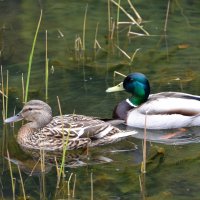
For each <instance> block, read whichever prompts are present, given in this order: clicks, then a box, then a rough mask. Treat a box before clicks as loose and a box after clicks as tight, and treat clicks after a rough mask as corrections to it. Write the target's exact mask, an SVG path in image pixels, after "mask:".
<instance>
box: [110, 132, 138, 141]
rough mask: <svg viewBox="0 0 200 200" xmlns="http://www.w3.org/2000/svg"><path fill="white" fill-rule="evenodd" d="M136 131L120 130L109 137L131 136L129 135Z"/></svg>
mask: <svg viewBox="0 0 200 200" xmlns="http://www.w3.org/2000/svg"><path fill="white" fill-rule="evenodd" d="M137 133H138V132H137V131H127V132H120V133H116V134H114V135H112V136H110V138H111V139H115V138H116V139H117V138H123V137H128V136H131V135H135V134H137Z"/></svg>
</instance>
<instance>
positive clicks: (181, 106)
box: [136, 92, 200, 116]
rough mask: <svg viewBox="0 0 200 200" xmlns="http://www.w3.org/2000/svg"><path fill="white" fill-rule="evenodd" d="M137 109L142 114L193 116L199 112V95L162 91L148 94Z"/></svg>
mask: <svg viewBox="0 0 200 200" xmlns="http://www.w3.org/2000/svg"><path fill="white" fill-rule="evenodd" d="M136 110H138V111H139V112H140V113H142V114H147V115H154V114H155V115H158V114H168V115H169V114H180V115H184V116H195V115H198V114H199V113H200V96H195V95H190V94H187V93H177V92H162V93H157V94H152V95H150V97H149V99H148V101H147V102H146V103H144V104H142V105H141V106H139V107H138V108H137V109H136Z"/></svg>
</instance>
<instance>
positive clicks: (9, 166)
mask: <svg viewBox="0 0 200 200" xmlns="http://www.w3.org/2000/svg"><path fill="white" fill-rule="evenodd" d="M104 3H105V2H101V1H100V2H98V3H97V2H96V3H95V4H94V5H95V6H96V7H95V8H93V7H91V5H90V3H87V4H85V3H82V2H81V3H79V4H81V5H82V7H81V9H80V10H79V11H78V12H80V13H78V12H77V13H76V15H74V14H73V17H72V19H68V18H70V16H69V13H68V12H70V11H68V10H67V11H66V10H65V12H63V14H62V16H61V17H63V16H64V17H65V18H64V19H63V18H61V19H62V20H63V21H64V22H63V21H62V20H60V19H59V20H55V19H54V20H55V21H54V20H52V18H53V17H52V16H54V15H51V12H52V11H54V10H58V13H57V15H59V10H61V8H62V4H59V3H55V2H53V4H54V5H51V6H52V7H50V8H51V9H50V8H49V7H48V6H49V5H50V4H49V3H48V2H46V3H45V2H44V5H43V6H42V9H41V12H40V14H39V10H40V9H39V8H38V7H36V8H35V6H34V9H35V10H37V12H35V13H37V14H38V16H37V18H38V17H39V20H38V21H37V18H36V17H35V16H34V17H33V16H31V15H30V16H31V17H30V18H31V20H30V18H29V20H27V19H26V18H25V19H24V20H27V21H29V23H32V24H34V26H35V25H37V26H36V30H35V34H34V36H33V37H32V38H31V39H32V40H33V42H32V44H29V47H30V46H31V45H32V47H31V51H30V54H29V52H28V51H27V50H24V52H26V56H27V57H28V55H29V59H28V62H27V64H23V63H24V62H26V61H25V60H23V61H21V63H22V67H21V66H15V65H14V67H13V65H12V64H10V66H8V67H5V64H4V63H5V60H6V59H5V58H6V53H7V52H6V51H4V46H2V50H1V54H0V56H1V90H0V94H1V96H2V120H4V119H5V118H7V116H8V114H7V113H8V112H9V113H11V112H13V111H11V110H10V107H11V108H12V105H13V104H14V105H15V104H16V102H20V103H25V102H27V100H28V99H31V98H33V97H34V98H43V99H45V100H46V101H48V102H50V103H52V104H53V103H54V110H56V111H57V112H58V113H59V114H60V115H61V116H62V115H63V112H64V109H65V108H66V107H67V106H66V105H64V103H61V102H64V100H66V101H68V100H69V101H71V105H70V104H68V106H69V105H70V109H71V110H70V109H68V110H67V111H73V112H75V113H76V112H77V110H78V109H79V106H80V107H81V108H82V110H81V111H82V112H83V113H84V111H85V112H86V113H87V112H88V113H91V110H93V113H95V114H97V115H98V116H101V117H106V116H103V114H104V113H101V109H102V112H105V113H106V115H108V113H111V109H112V108H113V102H114V101H118V100H119V98H120V96H117V95H116V96H114V97H111V98H112V101H113V102H111V103H108V100H107V99H106V97H105V94H104V85H106V86H107V84H108V83H107V82H109V81H110V82H112V81H113V80H112V78H113V77H112V74H113V73H114V79H121V77H120V76H119V77H117V76H116V75H121V76H125V75H124V74H127V73H128V72H130V71H136V70H141V71H142V72H148V73H149V74H151V77H152V79H155V80H153V81H152V83H153V85H156V86H159V87H158V89H157V87H156V89H155V90H159V89H160V87H161V86H162V85H163V86H162V87H163V88H171V87H172V88H173V87H175V88H178V89H181V90H184V86H185V85H186V84H188V85H189V84H190V82H191V81H194V79H195V78H196V77H197V76H198V75H197V74H196V73H195V72H193V71H192V69H188V68H185V70H183V71H181V72H179V71H178V70H177V72H176V70H175V67H176V66H177V65H178V64H177V61H176V60H175V58H174V55H175V54H176V55H177V56H180V55H181V56H184V53H183V54H181V53H182V52H181V51H183V50H186V51H188V50H187V49H188V48H189V46H190V45H189V44H188V43H189V42H188V41H186V40H185V38H184V39H183V41H179V43H178V44H177V43H176V42H177V40H176V38H175V39H174V41H175V42H174V43H175V44H173V45H169V44H168V43H169V42H171V40H172V39H171V38H168V24H169V23H170V18H169V17H170V13H173V12H175V14H176V12H178V11H179V12H180V13H181V15H182V18H181V19H184V20H185V21H187V22H188V20H187V15H186V14H187V13H186V14H185V13H184V12H183V9H182V8H181V6H180V3H179V2H178V1H170V0H169V1H168V2H165V3H163V2H162V3H161V6H160V7H158V8H157V9H161V10H160V11H159V10H157V12H158V13H160V15H158V13H149V14H148V15H147V14H145V12H146V11H143V9H144V10H147V9H148V6H149V7H150V6H152V5H150V3H149V5H146V3H145V4H142V3H141V4H142V6H141V7H139V6H136V5H140V4H139V3H134V2H133V1H130V0H127V1H120V0H108V1H106V5H103V6H102V4H104ZM151 3H152V2H151ZM154 3H155V2H154ZM22 4H23V6H25V4H26V3H25V2H23V3H22ZM67 4H69V3H66V6H67ZM135 4H136V5H135ZM98 6H99V7H100V8H101V6H102V7H103V12H104V13H100V17H99V19H97V17H96V15H97V13H95V12H97V8H98ZM154 6H155V4H154ZM43 7H44V8H43ZM75 7H79V6H75ZM28 8H29V9H30V7H28ZM70 8H71V7H70ZM48 9H49V10H50V11H49V10H48ZM71 9H72V8H71ZM73 9H74V8H73ZM138 10H139V11H138ZM150 10H151V9H150ZM174 10H175V11H174ZM177 10H178V11H177ZM93 12H94V13H95V14H94V13H93ZM105 14H106V16H107V17H106V18H103V17H102V16H105ZM156 15H158V16H156ZM160 16H161V17H162V20H160V21H159V22H160V23H159V24H156V23H153V22H152V19H151V17H152V18H154V20H155V19H157V18H158V17H160ZM75 17H76V18H77V17H78V18H79V22H80V21H81V22H80V24H79V26H76V22H75V21H74V22H73V18H75ZM92 17H94V20H93V22H92V23H91V18H92ZM101 18H102V19H101ZM178 19H179V18H178ZM48 20H51V22H49V21H48ZM58 22H60V24H61V25H60V24H58ZM63 23H66V24H68V23H70V26H71V27H69V26H67V27H65V28H64V27H63V28H60V27H61V26H62V24H63ZM152 23H153V24H154V26H151V24H152ZM55 24H56V26H55ZM91 24H92V26H91ZM94 24H95V26H93V25H94ZM183 24H185V22H184V23H183ZM32 26H33V25H32ZM32 26H31V28H30V29H29V32H33V31H34V30H33V29H32ZM51 26H54V27H56V31H55V29H54V30H53V31H52V29H51ZM171 26H172V29H173V28H176V27H173V24H172V22H171ZM163 27H164V28H163ZM67 28H68V29H69V28H71V29H73V30H65V29H67ZM196 28H197V27H196ZM157 29H159V31H157ZM172 29H170V31H172ZM2 30H3V28H2ZM91 30H92V31H91ZM192 30H193V31H194V30H195V27H193V28H192ZM55 32H56V33H55ZM67 34H68V35H69V34H70V40H69V41H68V39H66V38H67V36H66V35H67ZM181 34H183V31H182V30H181ZM55 35H56V37H57V38H56V39H55ZM72 38H73V39H72ZM149 38H151V41H153V42H152V43H151V42H149ZM29 41H30V40H29ZM0 42H1V41H0ZM1 43H2V42H1ZM53 43H54V45H55V43H56V45H55V46H56V47H55V46H53V45H52V44H53ZM146 43H149V44H150V45H149V46H148V47H147V46H145V45H144V44H146ZM18 44H19V43H18ZM152 44H154V46H156V47H158V46H159V50H155V49H153V48H152V46H151V45H152ZM1 45H2V44H1ZM59 45H63V46H64V48H60V47H59ZM63 46H62V47H63ZM54 48H55V49H54ZM41 49H42V50H41ZM21 52H23V51H21ZM44 52H45V53H44ZM55 52H56V53H55ZM158 52H159V53H158ZM23 54H24V53H23ZM52 55H54V56H52ZM8 57H9V56H8ZM19 57H20V56H19ZM21 57H23V56H21ZM60 57H61V58H60ZM19 59H20V58H18V59H16V60H18V61H19ZM178 59H179V58H178ZM163 60H165V61H166V62H163ZM169 60H170V61H171V62H173V61H174V64H173V65H172V68H173V70H175V72H173V73H172V72H170V71H169V69H168V68H169V67H168V66H167V64H169ZM197 60H198V59H197ZM65 62H67V63H68V64H69V66H67V64H65ZM185 62H187V64H188V65H190V66H192V64H193V63H192V61H190V62H189V61H188V60H186V61H185ZM8 63H9V62H8ZM10 63H11V62H10ZM155 63H158V64H157V65H158V66H157V67H153V66H151V65H154V64H155ZM195 64H196V63H195ZM19 65H21V64H19ZM36 65H39V67H38V66H36ZM155 65H156V64H155ZM24 66H25V67H24ZM195 66H196V65H195ZM195 66H194V68H195ZM4 67H5V69H4ZM17 67H18V68H19V69H18V68H17ZM181 67H182V66H181ZM6 68H7V69H6ZM14 68H15V69H14ZM16 68H17V69H16ZM73 68H74V69H73ZM178 68H179V69H180V67H178ZM73 70H74V71H73ZM18 71H19V72H18ZM66 71H67V72H66ZM94 72H95V73H96V74H97V75H96V76H94V75H93V73H94ZM123 73H124V74H123ZM13 74H14V75H13ZM18 74H20V75H18ZM66 74H67V75H66ZM102 74H103V75H102ZM158 74H162V75H165V74H167V77H166V78H165V77H164V78H162V79H161V78H160V75H159V76H158ZM170 74H172V76H170ZM174 74H176V75H174ZM15 76H16V77H15ZM13 77H14V78H13ZM19 77H20V78H19ZM74 77H75V78H76V79H75V78H74ZM96 77H98V78H99V79H97V78H96ZM108 77H109V78H108ZM69 78H72V79H70V80H73V81H71V82H69V80H68V79H69ZM73 78H74V79H73ZM95 78H96V79H95ZM19 80H20V81H19ZM102 80H104V82H105V83H104V85H103V87H101V85H102V82H103V81H102ZM108 80H109V81H108ZM59 81H62V82H59ZM95 81H96V82H95ZM97 81H99V87H101V88H100V89H101V91H103V92H102V93H101V96H100V95H99V96H98V95H97V97H96V98H94V99H93V102H92V101H90V98H91V95H90V94H91V93H92V92H91V91H93V94H92V95H93V96H94V95H95V94H96V93H99V91H100V89H99V90H98V89H97V88H96V87H95V86H97ZM18 82H19V83H20V84H19V83H18ZM197 82H198V81H197ZM87 83H89V84H87ZM193 83H194V82H193ZM19 85H20V87H19ZM41 85H44V87H43V86H41ZM61 85H63V86H62V87H60V86H61ZM79 87H81V88H83V89H82V91H84V92H85V93H84V94H80V90H78V89H77V88H79ZM18 88H20V89H18ZM63 88H64V89H63ZM198 88H199V85H198V84H197V86H196V87H195V88H192V89H191V90H192V92H193V90H194V91H195V92H199V91H200V90H199V89H198ZM69 90H70V91H72V92H71V96H72V97H68V95H66V94H64V92H66V91H67V92H69ZM76 90H77V91H79V92H77V91H76ZM75 92H77V93H75ZM199 93H200V92H199ZM69 96H70V95H69ZM56 97H57V99H56ZM13 99H15V101H16V102H14V103H13V102H12V101H13ZM52 99H53V100H52ZM60 99H61V101H60ZM75 99H78V100H75ZM97 102H98V104H97ZM90 103H91V104H94V107H92V106H89V104H90ZM106 103H108V106H106V108H105V109H107V110H106V111H103V108H104V107H105V104H106ZM61 104H62V107H61ZM9 105H11V106H10V107H9ZM111 106H112V108H109V107H111ZM97 107H98V108H97ZM8 108H9V109H8ZM63 108H64V109H63ZM15 109H18V107H15ZM15 109H14V113H15ZM96 109H97V111H96ZM108 116H110V114H109V115H108ZM17 129H18V126H17V125H14V124H12V125H11V127H8V126H4V125H3V138H2V139H1V140H2V148H1V153H2V159H1V165H2V177H1V179H0V183H1V186H2V187H1V197H2V199H6V198H7V197H8V198H12V199H32V198H33V199H39V198H40V199H79V198H81V199H91V200H92V199H111V198H113V199H114V198H118V197H119V198H120V196H123V195H124V196H126V197H127V199H132V198H142V199H146V197H147V196H151V197H152V198H153V199H157V198H159V199H162V198H168V199H173V195H176V189H174V188H172V189H171V190H166V189H165V188H164V189H163V187H164V186H161V185H160V184H159V183H160V178H162V176H163V172H161V171H159V170H161V167H160V166H161V165H162V163H163V162H164V150H163V148H162V146H161V148H160V147H157V146H155V145H154V144H151V143H149V142H147V140H146V136H147V134H148V131H147V130H146V129H145V130H143V133H144V137H143V138H144V140H143V141H141V140H136V141H135V140H134V139H133V138H130V139H129V140H128V141H125V142H122V144H121V146H120V147H119V146H118V145H116V144H115V145H110V146H108V147H105V148H103V149H101V148H96V149H94V150H91V149H86V150H85V151H81V152H72V151H67V150H66V149H67V148H66V147H67V142H68V139H66V140H65V141H66V142H65V145H63V152H62V153H61V154H59V155H57V154H55V155H54V153H52V152H50V153H49V152H45V151H43V150H41V151H40V152H39V155H36V152H32V154H30V152H23V150H21V149H19V147H18V146H17V145H16V138H15V137H13V135H15V134H16V132H17ZM12 134H13V135H12ZM10 135H11V136H10ZM9 137H12V140H11V141H9V139H8V138H9ZM135 142H137V145H138V146H139V148H140V149H142V150H141V151H142V153H141V152H140V149H139V148H138V149H139V150H138V151H135V148H133V146H134V143H135ZM13 144H14V145H13ZM124 146H125V147H124ZM134 147H135V146H134ZM164 147H165V146H164ZM120 148H121V149H120ZM165 148H166V149H167V151H168V153H169V152H170V151H171V152H172V153H171V154H173V155H174V152H175V153H177V156H180V157H179V159H178V160H179V161H177V159H176V158H173V155H171V154H170V153H169V154H170V156H171V157H172V158H171V159H172V160H171V161H168V163H167V164H166V166H165V167H166V168H165V169H166V171H167V172H168V171H170V169H171V168H174V169H175V170H178V169H179V167H180V164H181V163H182V165H181V167H180V168H181V170H182V171H183V172H182V173H183V174H184V169H187V166H188V163H190V164H191V165H192V166H194V167H195V166H196V165H198V155H197V156H195V155H193V156H192V157H190V156H189V155H188V154H187V153H186V158H185V157H184V156H183V154H182V152H181V148H177V149H175V150H174V149H173V150H172V148H171V147H165ZM173 148H174V147H173ZM194 148H197V147H196V146H195V147H194ZM185 151H186V152H187V148H186V149H185ZM138 152H139V154H140V155H139V156H138V155H137V154H138ZM19 155H20V156H19ZM15 157H16V158H15ZM4 158H6V161H7V162H4V161H5V159H4ZM18 158H19V159H18ZM124 159H125V160H124ZM134 159H135V160H137V159H138V160H139V161H138V160H137V161H133V160H134ZM120 160H121V162H120ZM112 161H115V162H112ZM111 162H112V165H111V164H109V163H111ZM125 162H126V164H125ZM80 166H81V167H80ZM195 169H196V168H195ZM157 170H158V171H159V172H158V173H156V171H157ZM4 174H6V175H4ZM7 174H8V176H7ZM158 174H159V175H160V176H159V175H158ZM109 175H110V176H109ZM149 176H150V179H148V178H149ZM151 176H152V177H153V178H154V179H155V181H156V182H158V183H157V186H158V190H159V189H160V190H159V193H158V190H157V191H156V192H154V190H151V189H152V188H153V186H152V185H154V183H153V182H152V180H151ZM188 176H189V175H188ZM7 177H10V179H9V180H6V178H7ZM153 178H152V179H153ZM7 179H8V178H7ZM164 181H166V183H163V184H166V185H167V186H168V187H169V186H170V184H171V181H170V180H168V179H167V177H166V179H164ZM18 182H19V183H20V185H19V184H18ZM189 182H192V183H193V182H195V181H194V180H193V179H192V180H189ZM195 183H196V182H195ZM31 185H32V186H31ZM38 185H39V186H38ZM5 188H6V189H5ZM8 188H9V189H8ZM32 189H33V190H32ZM6 190H8V191H12V195H11V193H10V194H8V193H7V192H6ZM183 194H184V193H183ZM126 197H125V198H126ZM171 197H172V198H171Z"/></svg>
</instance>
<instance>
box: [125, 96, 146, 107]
mask: <svg viewBox="0 0 200 200" xmlns="http://www.w3.org/2000/svg"><path fill="white" fill-rule="evenodd" d="M146 101H147V98H145V97H144V96H140V97H136V96H132V97H130V98H128V101H127V102H128V103H129V104H130V105H131V106H133V107H137V106H139V105H141V104H142V103H144V102H146Z"/></svg>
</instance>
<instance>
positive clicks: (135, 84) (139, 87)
mask: <svg viewBox="0 0 200 200" xmlns="http://www.w3.org/2000/svg"><path fill="white" fill-rule="evenodd" d="M122 90H126V91H127V92H129V93H131V94H132V96H131V97H130V98H129V101H130V102H131V103H132V104H133V105H134V106H138V105H140V104H142V103H144V102H146V101H147V99H148V96H149V94H150V85H149V81H148V79H147V78H146V76H145V75H144V74H142V73H131V74H129V75H128V76H127V77H126V78H125V79H124V81H123V82H122V83H120V84H118V85H117V86H114V87H111V88H108V89H107V90H106V92H115V91H122Z"/></svg>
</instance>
